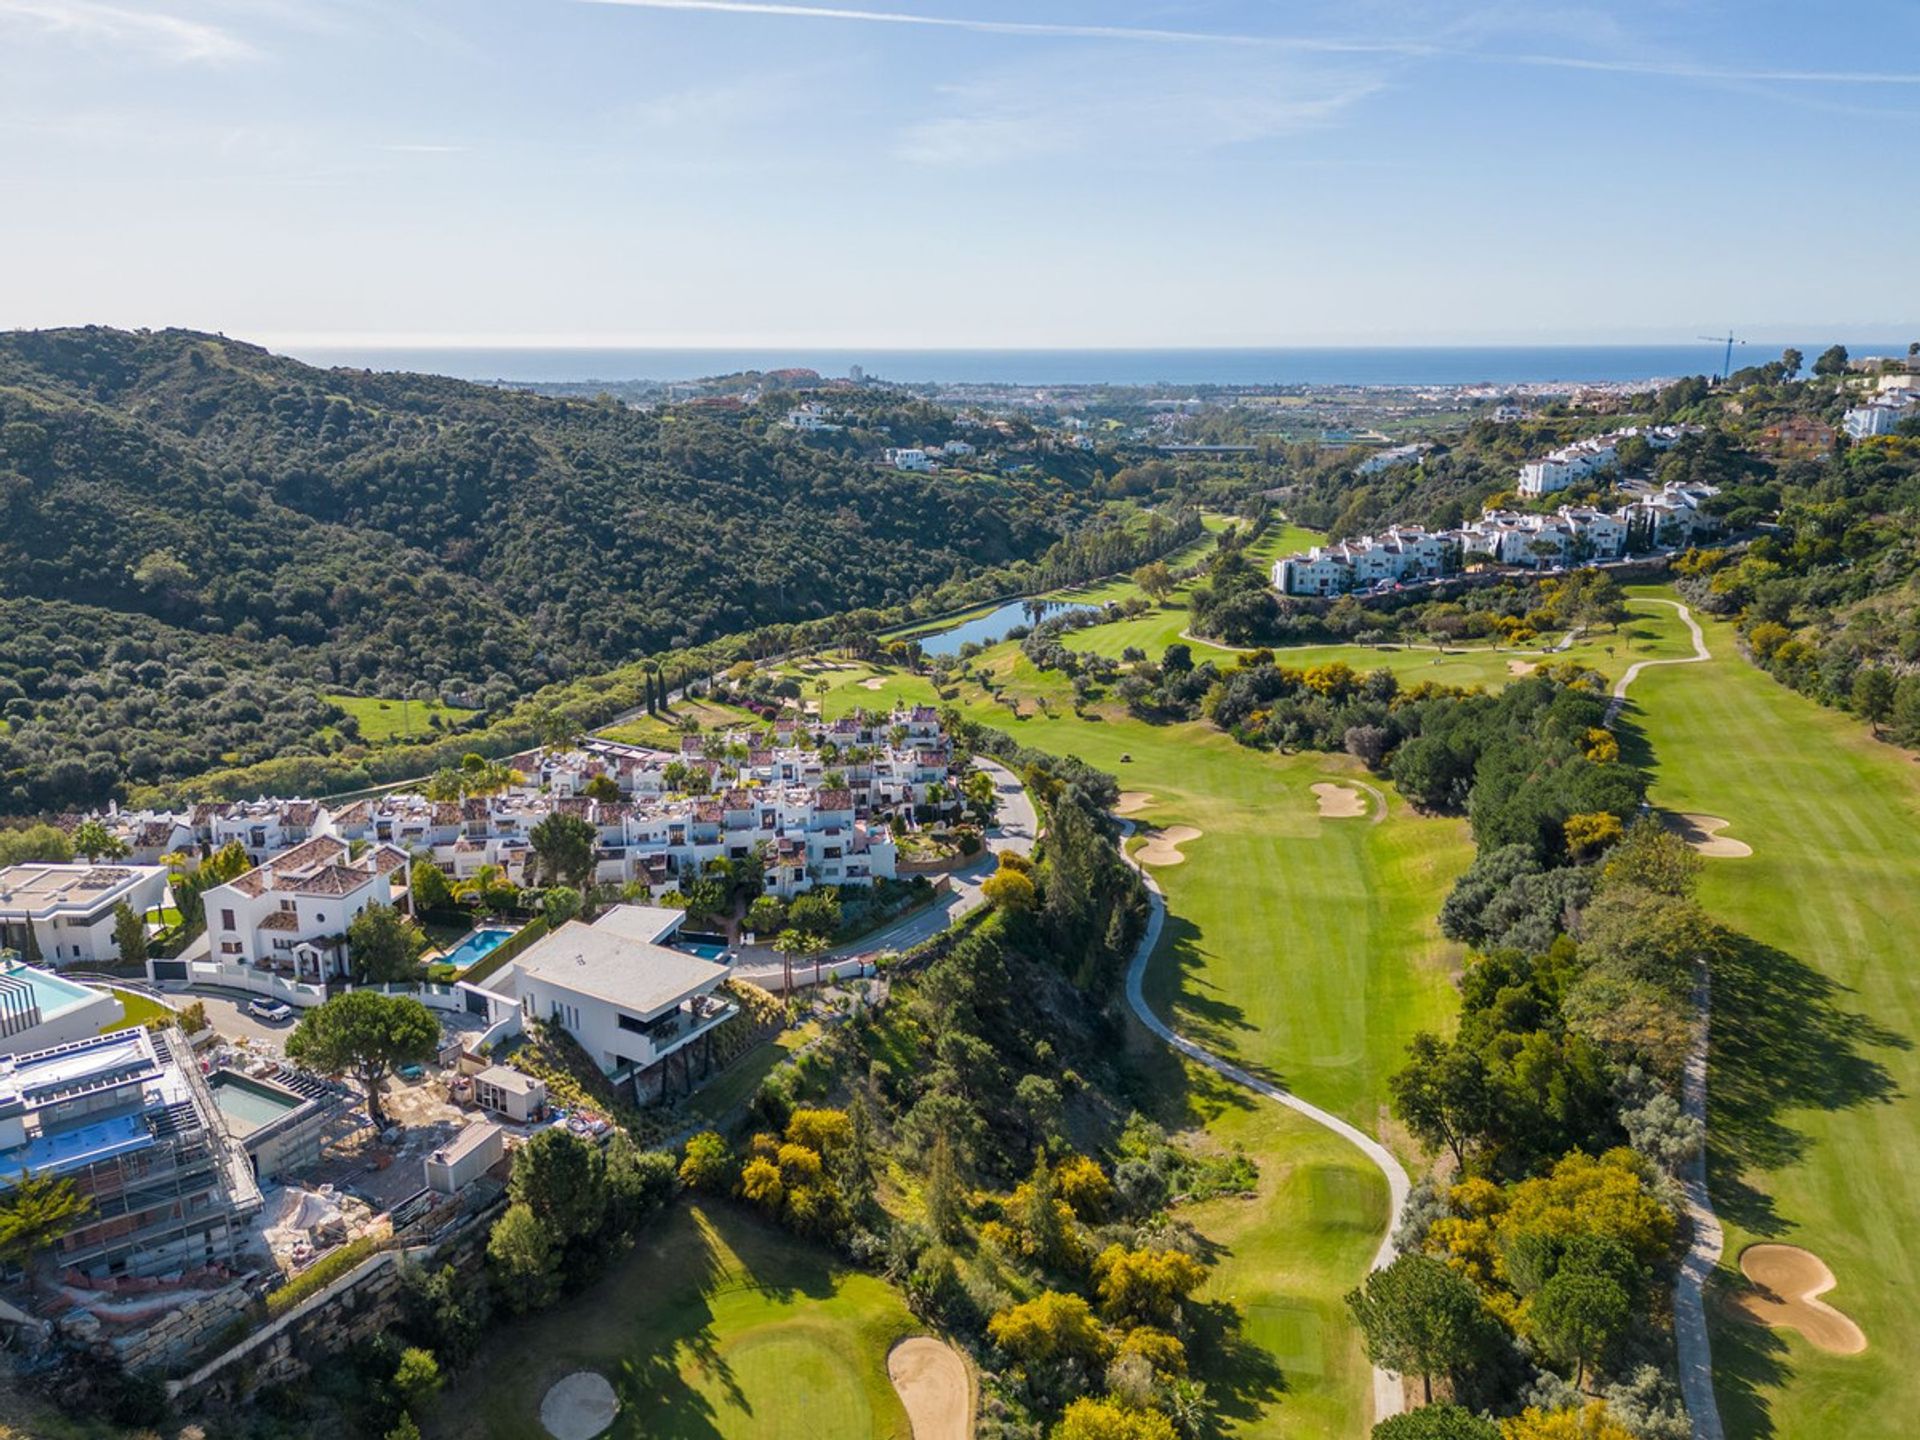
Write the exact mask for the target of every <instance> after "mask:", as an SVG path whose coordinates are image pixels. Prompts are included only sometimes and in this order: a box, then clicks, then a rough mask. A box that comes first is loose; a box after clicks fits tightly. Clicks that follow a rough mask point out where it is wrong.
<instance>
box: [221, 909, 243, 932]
mask: <svg viewBox="0 0 1920 1440" xmlns="http://www.w3.org/2000/svg"><path fill="white" fill-rule="evenodd" d="M220 928H221V929H222V930H238V929H239V928H240V927H239V926H238V925H236V924H234V923H233V911H231V910H222V911H221V912H220Z"/></svg>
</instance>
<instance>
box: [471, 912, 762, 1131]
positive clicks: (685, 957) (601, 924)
mask: <svg viewBox="0 0 1920 1440" xmlns="http://www.w3.org/2000/svg"><path fill="white" fill-rule="evenodd" d="M685 918H686V912H685V911H682V910H665V909H658V908H655V907H653V906H647V905H616V906H613V907H612V908H611V909H609V910H608V911H607V912H606V913H605V914H603V915H601V916H600V918H599V919H598V920H595V921H594V922H593V923H592V924H587V923H585V922H583V921H579V920H573V921H569V922H568V923H567V924H565V925H562V926H561V927H560V928H559V929H558V930H555V931H554V932H553V933H552V934H550V935H545V936H542V937H541V938H540V939H539V940H537V941H536V942H534V943H533V944H532V945H529V946H528V947H527V948H526V949H525V950H523V951H522V952H521V953H520V954H518V955H516V956H515V957H514V959H513V963H512V964H510V965H509V966H508V967H507V968H506V969H505V970H503V971H501V972H500V973H499V974H498V975H496V976H494V977H493V979H492V981H491V982H490V984H491V985H492V987H493V988H494V989H495V990H497V991H499V992H500V993H502V994H508V995H513V996H515V997H517V998H518V999H519V1001H520V1008H521V1012H522V1014H523V1015H524V1016H525V1017H526V1018H527V1019H529V1020H538V1021H543V1022H546V1023H549V1024H555V1025H558V1026H560V1028H561V1029H563V1030H565V1031H566V1032H567V1033H568V1034H569V1035H571V1036H573V1038H574V1039H575V1040H578V1041H579V1042H580V1044H581V1046H582V1047H583V1048H584V1049H585V1050H586V1052H587V1054H588V1055H589V1056H590V1057H591V1058H592V1059H593V1062H594V1063H595V1064H596V1065H598V1066H599V1067H600V1069H601V1071H602V1073H604V1074H606V1075H608V1076H611V1077H613V1078H614V1079H616V1080H625V1079H627V1078H629V1077H632V1078H633V1079H634V1080H635V1081H636V1087H635V1088H636V1092H640V1091H654V1092H655V1093H660V1092H664V1090H665V1088H666V1086H667V1084H668V1083H669V1076H670V1074H671V1068H670V1066H669V1065H668V1063H667V1062H668V1061H669V1060H670V1059H671V1058H672V1057H673V1056H675V1055H678V1056H680V1057H681V1068H682V1074H683V1077H684V1078H685V1079H687V1080H689V1081H690V1080H691V1079H692V1075H693V1069H692V1067H693V1062H694V1053H693V1048H692V1047H693V1045H694V1042H695V1041H697V1040H699V1039H701V1038H702V1037H703V1036H706V1035H708V1034H710V1033H711V1032H712V1031H713V1029H714V1028H715V1027H716V1026H718V1025H719V1024H720V1023H721V1022H722V1021H724V1020H726V1019H727V1018H728V1017H729V1016H731V1015H733V1014H734V1013H735V1011H736V1010H737V1008H738V1007H737V1006H735V1005H734V1004H733V1003H732V1002H731V1001H729V1000H725V999H722V998H720V997H717V996H715V995H714V993H713V992H714V991H715V990H717V989H718V988H719V986H720V983H721V982H722V981H723V980H725V979H726V978H727V976H728V975H729V974H730V973H731V967H730V966H728V965H727V964H726V963H724V962H722V961H715V960H703V959H701V958H700V957H699V956H697V955H694V954H691V953H689V952H688V951H685V950H677V949H674V948H672V947H671V946H669V945H668V944H667V943H666V942H667V941H668V940H670V939H671V938H672V936H673V934H674V932H675V931H676V930H678V929H679V928H680V922H681V921H682V920H684V919H685ZM709 1058H710V1057H707V1056H702V1059H703V1060H708V1059H709ZM643 1076H650V1077H652V1078H653V1079H654V1081H655V1082H657V1083H656V1084H648V1083H645V1082H643V1081H642V1080H641V1077H643ZM641 1098H643V1099H644V1098H648V1097H647V1096H646V1095H642V1097H641Z"/></svg>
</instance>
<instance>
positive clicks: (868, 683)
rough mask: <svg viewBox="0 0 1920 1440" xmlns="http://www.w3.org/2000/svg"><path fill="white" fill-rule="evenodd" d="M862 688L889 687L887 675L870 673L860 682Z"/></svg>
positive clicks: (879, 688) (881, 688)
mask: <svg viewBox="0 0 1920 1440" xmlns="http://www.w3.org/2000/svg"><path fill="white" fill-rule="evenodd" d="M860 688H861V689H862V690H884V689H886V688H887V679H886V676H884V675H869V676H868V677H867V678H866V679H864V680H862V681H861V682H860Z"/></svg>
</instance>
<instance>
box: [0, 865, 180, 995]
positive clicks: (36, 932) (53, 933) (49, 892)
mask: <svg viewBox="0 0 1920 1440" xmlns="http://www.w3.org/2000/svg"><path fill="white" fill-rule="evenodd" d="M167 895H168V891H167V871H166V867H165V866H162V865H128V864H120V863H116V864H104V865H94V864H89V863H87V862H85V861H81V862H79V863H76V864H72V865H54V864H42V863H38V862H32V863H28V864H23V865H9V866H8V867H7V868H6V869H4V870H0V949H6V950H17V951H19V952H20V953H21V954H22V955H24V956H27V957H29V958H31V957H32V956H33V955H35V954H36V953H37V954H38V955H39V956H40V958H41V959H42V960H44V961H46V962H47V963H48V964H50V965H53V966H54V967H55V968H57V969H65V968H67V967H69V966H73V965H84V964H99V963H102V962H105V961H112V960H117V959H119V958H120V947H119V945H118V944H117V943H116V942H115V940H114V938H113V918H114V911H115V910H116V909H117V908H118V907H119V906H121V905H125V906H127V907H128V908H129V909H130V910H132V911H133V912H134V913H135V914H137V915H145V914H146V913H147V912H148V911H149V910H152V909H154V908H156V907H158V906H164V905H165V904H166V903H167Z"/></svg>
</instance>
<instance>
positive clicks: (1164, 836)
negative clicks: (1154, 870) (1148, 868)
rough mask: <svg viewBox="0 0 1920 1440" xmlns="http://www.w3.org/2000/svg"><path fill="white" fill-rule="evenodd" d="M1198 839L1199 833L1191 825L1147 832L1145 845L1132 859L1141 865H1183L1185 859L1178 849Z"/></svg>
mask: <svg viewBox="0 0 1920 1440" xmlns="http://www.w3.org/2000/svg"><path fill="white" fill-rule="evenodd" d="M1199 838H1200V832H1199V831H1198V830H1196V829H1194V828H1193V826H1191V825H1169V826H1168V827H1167V828H1166V829H1164V830H1153V831H1149V832H1148V834H1147V843H1146V844H1144V845H1142V846H1141V847H1140V848H1139V849H1138V850H1137V851H1135V852H1134V857H1133V858H1134V859H1136V860H1138V861H1139V862H1140V863H1141V864H1142V865H1183V864H1185V863H1186V859H1187V857H1186V856H1184V855H1182V854H1181V853H1180V847H1181V846H1182V845H1184V844H1186V843H1187V842H1188V841H1189V840H1198V839H1199Z"/></svg>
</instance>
